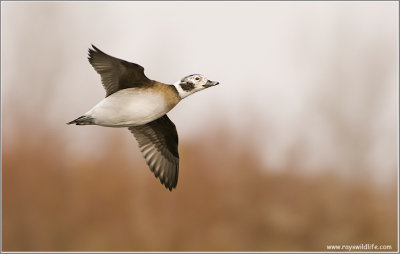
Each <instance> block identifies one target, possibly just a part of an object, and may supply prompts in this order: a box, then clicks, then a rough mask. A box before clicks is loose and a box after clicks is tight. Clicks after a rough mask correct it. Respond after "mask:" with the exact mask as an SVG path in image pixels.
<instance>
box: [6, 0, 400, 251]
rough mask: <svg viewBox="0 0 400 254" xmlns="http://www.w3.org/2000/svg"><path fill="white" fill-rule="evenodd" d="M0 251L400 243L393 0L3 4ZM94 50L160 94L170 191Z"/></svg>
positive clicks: (242, 248) (288, 247) (278, 247)
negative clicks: (198, 79)
mask: <svg viewBox="0 0 400 254" xmlns="http://www.w3.org/2000/svg"><path fill="white" fill-rule="evenodd" d="M1 7H2V8H1V72H2V73H1V74H2V75H1V87H2V90H1V94H2V119H1V120H2V249H3V251H325V250H326V245H327V244H337V245H343V244H377V245H391V246H392V248H393V249H392V250H397V225H398V222H397V190H398V189H397V184H398V183H397V179H398V173H397V169H398V165H397V154H398V133H397V131H398V93H399V90H398V82H399V80H398V69H399V61H398V55H399V52H398V45H399V42H398V38H399V34H398V31H399V27H398V18H399V17H398V2H372V1H371V2H370V1H368V2H250V3H247V2H115V3H114V2H112V3H111V2H4V1H3V2H1ZM91 44H94V45H96V46H97V47H99V48H100V49H101V50H103V51H105V52H106V53H108V54H110V55H112V56H115V57H119V58H122V59H125V60H127V61H131V62H136V63H138V64H140V65H142V66H144V67H145V73H146V75H147V76H148V77H150V78H151V79H154V80H158V81H161V82H165V83H173V82H175V81H177V80H179V79H180V78H182V77H184V76H186V75H189V74H193V73H202V74H204V75H206V76H207V77H208V78H209V79H211V80H217V81H219V82H220V85H219V86H217V87H214V88H212V89H207V90H205V91H203V92H201V93H198V94H195V95H193V96H190V97H189V98H188V99H185V100H183V101H182V102H181V103H180V104H179V105H178V106H177V107H176V108H174V109H173V110H172V111H171V112H170V113H169V116H170V118H171V119H172V120H173V121H174V123H175V124H176V126H177V130H178V133H179V140H180V144H179V151H180V156H181V161H180V176H179V182H178V186H177V189H175V190H173V191H172V192H169V191H168V190H166V189H165V188H164V187H163V186H162V185H161V184H160V183H159V181H158V180H157V179H155V178H154V176H153V174H152V173H151V172H150V170H149V169H148V167H147V166H146V163H145V161H144V159H143V158H142V156H141V154H140V151H139V149H138V147H137V143H136V141H135V139H134V138H133V136H132V135H131V133H130V132H129V131H128V130H126V129H112V128H102V127H98V126H85V127H79V126H67V125H66V124H65V123H66V122H68V121H71V120H73V119H75V118H76V117H78V116H80V115H81V114H83V113H85V112H86V111H88V110H89V109H90V108H91V107H92V106H93V105H95V104H96V103H97V102H98V101H100V100H102V99H103V98H104V95H105V92H104V90H103V87H102V86H101V83H100V77H99V75H98V74H97V73H96V72H95V71H94V70H93V69H92V67H91V66H90V64H89V62H88V61H87V50H88V48H89V47H90V45H91Z"/></svg>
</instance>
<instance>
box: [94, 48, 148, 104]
mask: <svg viewBox="0 0 400 254" xmlns="http://www.w3.org/2000/svg"><path fill="white" fill-rule="evenodd" d="M92 47H93V49H89V57H88V59H89V62H90V64H91V65H92V66H93V68H94V69H95V70H96V71H97V73H99V74H100V76H101V81H102V83H103V86H104V89H106V97H107V96H109V95H110V94H113V93H115V92H116V91H118V90H121V89H125V88H130V87H141V86H146V85H149V84H151V82H152V81H151V80H150V79H148V78H147V77H146V75H144V68H143V67H142V66H140V65H138V64H135V63H130V62H127V61H124V60H121V59H118V58H115V57H112V56H109V55H107V54H106V53H104V52H102V51H101V50H99V49H98V48H96V47H95V46H94V45H92Z"/></svg>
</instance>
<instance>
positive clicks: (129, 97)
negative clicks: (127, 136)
mask: <svg viewBox="0 0 400 254" xmlns="http://www.w3.org/2000/svg"><path fill="white" fill-rule="evenodd" d="M169 110H171V108H169V107H168V106H167V104H166V102H165V99H164V96H163V95H162V94H160V93H155V92H154V90H153V91H152V90H151V89H146V90H142V89H138V88H128V89H124V90H120V91H118V92H116V93H114V94H112V95H110V96H108V97H106V98H105V99H104V100H102V101H100V102H99V103H98V104H97V105H96V106H94V107H93V108H92V109H91V110H89V111H88V112H87V113H86V114H85V115H88V116H91V117H92V118H93V119H94V123H95V124H96V125H101V126H108V127H128V126H137V125H143V124H146V123H148V122H151V121H153V120H155V119H157V118H159V117H161V116H163V115H164V114H166V113H167V112H168V111H169Z"/></svg>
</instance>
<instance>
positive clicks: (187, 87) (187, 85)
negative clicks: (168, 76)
mask: <svg viewBox="0 0 400 254" xmlns="http://www.w3.org/2000/svg"><path fill="white" fill-rule="evenodd" d="M180 86H181V87H182V89H183V90H184V91H190V90H192V89H193V88H194V84H193V83H189V82H185V83H180Z"/></svg>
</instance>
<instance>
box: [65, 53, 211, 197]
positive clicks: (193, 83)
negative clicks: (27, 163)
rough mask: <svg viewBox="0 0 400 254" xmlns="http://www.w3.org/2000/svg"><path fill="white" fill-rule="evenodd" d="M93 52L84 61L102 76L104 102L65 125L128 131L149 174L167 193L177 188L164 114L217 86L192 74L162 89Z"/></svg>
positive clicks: (138, 71) (173, 143) (131, 66)
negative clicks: (180, 103) (151, 173)
mask: <svg viewBox="0 0 400 254" xmlns="http://www.w3.org/2000/svg"><path fill="white" fill-rule="evenodd" d="M92 47H93V49H89V57H88V59H89V62H90V64H91V65H92V66H93V68H94V69H95V70H96V72H97V73H98V74H100V76H101V81H102V83H103V87H104V89H105V90H106V97H105V98H104V99H103V100H102V101H100V102H99V103H98V104H97V105H95V106H94V107H93V108H92V109H90V110H89V111H88V112H87V113H85V114H84V115H82V116H81V117H78V118H77V119H75V120H73V121H71V122H69V123H67V124H76V125H100V126H105V127H127V128H128V130H129V131H130V132H132V134H133V135H134V136H135V138H136V140H137V142H138V144H139V148H140V151H141V152H142V154H143V157H144V158H145V160H146V163H147V165H148V166H149V168H150V170H151V171H152V172H153V173H154V175H155V176H156V177H157V178H159V179H160V182H161V183H162V184H163V185H165V187H166V188H168V189H169V190H170V191H171V190H172V189H173V188H175V187H176V185H177V183H178V173H179V153H178V133H177V131H176V127H175V125H174V123H173V122H172V121H171V120H170V119H169V118H168V116H167V115H166V114H167V113H168V112H169V111H170V110H171V109H172V108H174V107H175V106H176V105H177V104H178V103H179V102H180V101H181V100H182V99H183V98H185V97H187V96H189V95H191V94H193V93H195V92H198V91H201V90H203V89H206V88H208V87H212V86H215V85H218V84H219V83H218V82H215V81H211V80H208V79H207V78H206V77H204V76H203V75H200V74H193V75H189V76H186V77H184V78H182V79H181V80H179V81H177V82H176V83H174V84H173V85H168V84H164V83H161V82H158V81H155V80H150V79H149V78H147V77H146V75H145V74H144V68H143V67H142V66H140V65H138V64H135V63H130V62H127V61H124V60H121V59H118V58H115V57H112V56H110V55H107V54H106V53H104V52H102V51H101V50H99V49H98V48H96V47H95V46H94V45H92Z"/></svg>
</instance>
